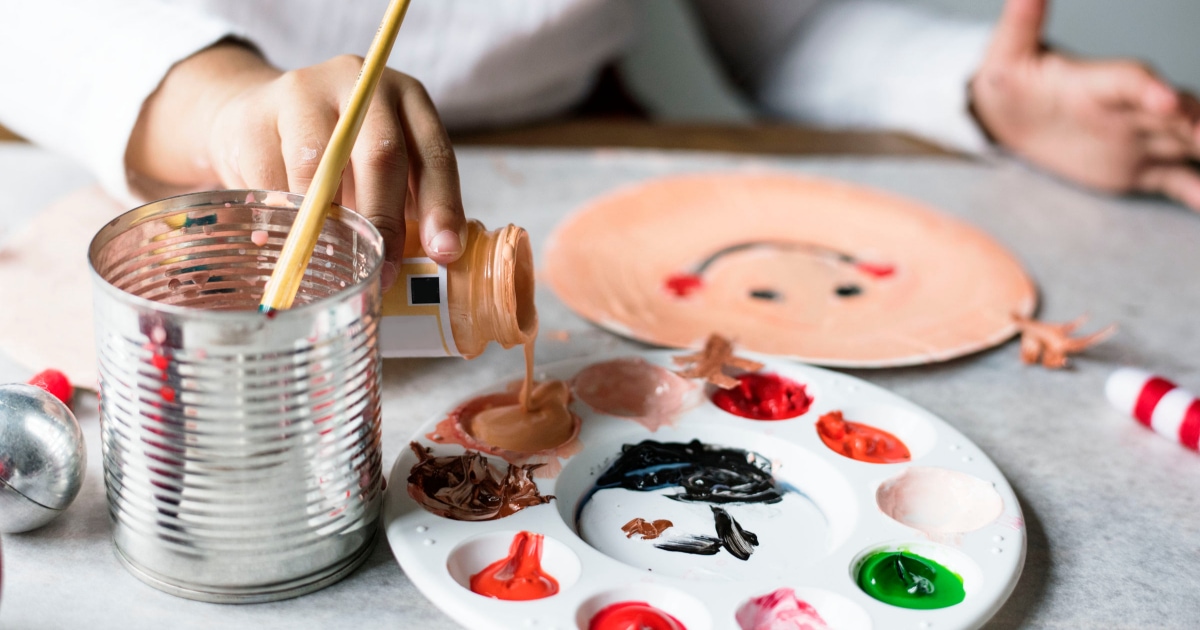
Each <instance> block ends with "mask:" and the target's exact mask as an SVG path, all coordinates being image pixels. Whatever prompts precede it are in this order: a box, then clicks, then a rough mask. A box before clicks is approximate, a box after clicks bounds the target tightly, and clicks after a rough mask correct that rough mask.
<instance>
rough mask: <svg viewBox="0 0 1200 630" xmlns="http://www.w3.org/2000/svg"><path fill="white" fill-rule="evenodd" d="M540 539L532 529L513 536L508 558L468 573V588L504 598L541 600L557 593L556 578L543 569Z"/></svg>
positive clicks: (508, 599)
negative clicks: (469, 580)
mask: <svg viewBox="0 0 1200 630" xmlns="http://www.w3.org/2000/svg"><path fill="white" fill-rule="evenodd" d="M543 538H544V537H543V536H542V535H541V534H534V533H532V532H520V533H518V534H517V535H516V536H513V541H512V545H510V546H509V548H508V557H506V558H504V559H503V560H497V561H496V562H493V563H492V564H489V565H488V566H487V568H485V569H484V570H482V571H480V572H479V573H476V574H475V575H472V576H471V591H472V592H474V593H479V594H480V595H486V596H487V597H492V598H495V599H503V600H507V601H527V600H531V599H542V598H545V597H550V596H551V595H554V594H555V593H557V592H558V580H555V579H554V578H553V577H551V576H550V575H549V574H547V573H546V572H545V571H542V540H543Z"/></svg>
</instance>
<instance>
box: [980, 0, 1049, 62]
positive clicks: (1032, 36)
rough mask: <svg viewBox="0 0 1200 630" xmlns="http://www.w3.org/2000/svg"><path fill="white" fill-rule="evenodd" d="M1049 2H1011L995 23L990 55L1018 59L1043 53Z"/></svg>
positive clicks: (1045, 0) (1029, 0)
mask: <svg viewBox="0 0 1200 630" xmlns="http://www.w3.org/2000/svg"><path fill="white" fill-rule="evenodd" d="M1048 4H1049V0H1008V1H1007V2H1005V3H1004V12H1003V13H1001V14H1000V21H999V22H998V23H997V24H996V32H995V34H994V35H993V36H992V46H991V48H990V49H989V51H988V56H989V57H993V58H999V59H1006V60H1015V59H1019V58H1023V57H1030V56H1032V55H1034V54H1036V53H1037V52H1038V51H1039V50H1041V46H1042V27H1043V26H1044V25H1045V23H1046V13H1047V5H1048Z"/></svg>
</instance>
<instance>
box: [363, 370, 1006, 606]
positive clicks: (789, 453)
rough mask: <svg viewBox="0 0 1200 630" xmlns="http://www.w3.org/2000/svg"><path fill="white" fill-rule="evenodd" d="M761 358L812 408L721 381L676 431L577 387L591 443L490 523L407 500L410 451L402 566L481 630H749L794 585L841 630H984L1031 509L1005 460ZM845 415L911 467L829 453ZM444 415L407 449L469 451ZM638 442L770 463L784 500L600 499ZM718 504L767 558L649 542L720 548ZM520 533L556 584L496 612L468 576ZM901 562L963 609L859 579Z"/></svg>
mask: <svg viewBox="0 0 1200 630" xmlns="http://www.w3.org/2000/svg"><path fill="white" fill-rule="evenodd" d="M671 356H672V353H669V352H667V351H650V352H646V353H643V354H641V355H640V356H639V357H637V358H639V359H642V360H644V361H646V362H648V363H649V364H652V365H659V366H669V365H670V364H671ZM608 359H612V357H608V358H606V359H588V360H586V361H571V362H564V363H559V364H555V365H553V366H550V367H547V368H545V369H544V370H541V374H540V375H539V378H555V379H563V380H571V379H574V378H575V377H576V375H578V374H580V373H581V371H583V370H584V369H585V368H587V367H589V366H590V365H595V364H597V363H599V362H601V361H603V360H608ZM764 361H765V362H766V367H765V368H764V369H763V370H762V371H761V373H766V374H774V375H778V376H781V377H784V378H786V379H791V380H792V381H794V382H796V383H800V384H802V385H803V386H804V388H805V392H806V395H807V396H809V397H810V398H811V406H810V408H809V409H808V410H807V412H805V413H803V414H801V415H799V416H798V417H795V418H791V419H787V420H775V421H758V420H751V419H747V418H743V417H739V416H737V415H734V414H731V413H729V412H727V411H725V410H724V409H723V408H721V407H718V406H717V405H715V404H714V403H713V402H711V396H712V394H713V392H714V391H715V390H714V389H713V388H712V387H711V386H708V387H700V386H696V388H695V390H694V391H695V395H694V398H692V399H691V403H690V406H687V407H685V408H684V409H683V411H682V412H681V414H680V415H678V416H677V417H675V418H674V420H673V421H669V420H668V421H664V420H663V419H661V418H660V419H658V420H657V421H655V422H647V421H646V419H645V418H642V419H636V418H634V419H631V418H623V417H618V416H613V415H609V414H606V413H603V412H601V411H597V410H596V409H595V408H593V407H591V406H590V405H589V404H588V403H585V402H584V401H583V400H581V399H580V398H579V397H578V394H579V393H580V391H581V387H583V386H582V385H581V384H580V382H578V381H572V382H573V387H574V391H575V392H576V394H577V397H576V398H575V399H574V400H573V402H572V407H571V408H572V410H573V411H574V412H575V413H576V414H577V415H578V416H579V417H580V418H581V419H582V424H581V430H580V433H579V436H578V439H579V441H580V443H581V445H582V449H581V450H579V451H578V452H577V454H574V455H572V456H570V457H568V458H565V459H562V460H559V461H556V462H554V466H550V467H548V468H557V465H558V464H561V469H560V471H559V472H557V473H556V474H554V475H553V476H550V477H543V478H537V479H536V485H537V487H538V490H539V491H540V493H541V494H542V495H554V497H555V498H554V499H553V500H552V501H550V502H548V503H545V504H539V505H534V506H532V507H526V508H525V509H523V510H520V511H518V512H516V513H514V514H512V515H509V516H506V517H503V518H498V519H495V520H485V521H474V522H469V521H464V520H454V519H451V518H446V517H443V516H438V515H435V514H434V513H432V512H430V511H429V510H427V509H426V507H424V505H423V504H422V503H420V502H418V500H416V499H414V497H413V496H412V494H410V489H409V484H408V478H409V475H410V473H411V472H412V470H413V468H414V466H416V465H417V464H418V462H419V461H420V460H419V458H418V455H417V454H416V452H415V451H414V450H412V449H408V448H406V449H405V450H404V452H403V453H402V454H401V455H400V456H399V457H398V458H397V460H396V462H395V465H394V466H393V468H392V471H391V475H390V478H389V480H388V488H387V493H386V503H385V507H384V513H385V523H386V527H387V537H388V541H389V542H390V543H391V548H392V551H393V553H394V554H395V556H396V559H397V560H398V561H399V562H400V565H401V566H402V567H403V569H404V571H405V572H406V573H407V574H408V576H409V577H410V578H411V579H412V581H413V583H414V584H415V585H416V586H417V587H418V588H419V589H420V590H421V592H422V593H424V594H425V595H426V596H427V597H429V599H430V600H432V601H433V602H434V603H435V604H436V605H437V606H438V607H439V608H441V609H442V610H443V611H445V612H446V614H448V615H450V616H451V617H453V618H454V619H455V620H457V621H458V622H459V623H462V624H463V625H464V626H466V627H468V628H472V629H487V628H563V629H566V628H581V629H587V628H588V627H589V624H590V623H591V621H592V619H593V618H594V617H595V615H597V614H598V613H599V612H600V611H601V610H603V609H605V608H606V607H608V606H610V605H612V604H615V603H619V602H644V603H646V604H649V605H651V606H654V607H655V608H658V609H660V610H662V611H665V612H666V613H668V614H670V615H671V616H673V617H674V618H675V619H676V620H677V621H679V622H680V623H681V624H682V626H683V627H685V628H687V630H709V629H713V628H720V629H725V628H734V629H737V628H744V627H745V626H740V625H739V623H738V621H737V615H738V611H739V610H741V609H742V608H743V607H745V606H747V602H749V601H750V600H752V599H754V598H760V597H763V596H766V595H769V594H772V593H778V592H780V589H784V588H790V589H792V591H793V592H794V593H795V597H796V598H798V599H799V600H801V601H803V602H804V603H805V604H807V605H808V606H811V607H812V608H813V609H814V610H815V611H816V614H818V615H819V616H820V618H821V619H822V620H823V622H824V623H826V624H827V625H828V627H830V628H846V629H852V630H856V629H866V628H929V627H932V628H939V629H947V630H948V629H953V628H975V627H979V626H981V625H982V624H983V623H985V622H986V621H987V620H988V618H990V617H991V616H992V615H993V614H994V613H995V612H996V611H997V610H998V609H999V608H1000V606H1001V605H1002V604H1003V602H1004V601H1005V599H1007V597H1008V596H1009V594H1010V593H1011V592H1012V589H1013V587H1014V586H1015V585H1016V582H1017V578H1018V576H1019V575H1020V572H1021V568H1022V565H1023V563H1024V557H1025V540H1026V539H1025V528H1024V521H1023V520H1022V513H1021V508H1020V505H1019V504H1018V503H1017V499H1016V496H1015V495H1014V493H1013V491H1012V488H1011V487H1010V486H1009V485H1008V483H1007V482H1006V481H1005V479H1004V476H1003V475H1002V474H1001V472H1000V471H999V470H998V469H997V468H996V466H995V465H993V464H992V462H991V461H990V460H989V459H988V458H987V456H986V455H984V454H983V453H982V452H981V451H980V450H979V449H978V448H977V447H976V446H975V445H973V444H972V443H971V442H970V441H969V440H968V439H967V438H965V437H964V436H963V435H962V434H961V433H959V432H958V431H956V430H955V429H953V428H952V427H950V426H949V425H948V424H946V423H945V422H944V421H942V420H941V419H939V418H937V417H936V416H934V415H933V414H931V413H929V412H928V411H925V410H924V409H922V408H920V407H918V406H916V405H914V404H912V403H910V402H908V401H906V400H904V399H902V398H900V397H898V396H896V395H894V394H891V393H889V392H887V391H885V390H882V389H880V388H878V387H875V386H872V385H870V384H868V383H865V382H863V381H860V380H858V379H855V378H851V377H848V376H844V375H841V374H838V373H835V372H830V371H827V370H823V369H820V368H814V367H809V366H805V365H799V364H796V363H794V362H791V361H788V360H781V359H769V358H767V359H764ZM514 378H518V375H514ZM593 384H594V383H593ZM601 385H603V383H601ZM504 387H505V386H504V385H497V386H496V387H494V388H491V389H489V390H486V391H484V392H478V393H479V394H483V393H491V392H496V391H501V390H503V389H504ZM596 391H603V388H602V387H601V388H593V393H594V392H596ZM467 399H468V397H466V396H464V401H465V400H467ZM588 400H593V403H595V400H596V399H595V398H594V396H588ZM835 410H836V411H841V412H843V414H844V417H845V419H847V420H851V421H854V422H859V423H863V424H866V425H870V426H873V427H875V428H877V429H882V430H884V431H887V432H889V433H891V434H892V435H894V436H895V437H896V438H899V439H900V440H901V441H903V443H904V444H905V445H906V446H907V448H908V450H909V453H910V455H911V459H910V461H907V462H903V463H890V464H875V463H867V462H864V461H859V460H857V459H851V458H849V457H846V456H844V455H843V454H841V453H840V452H837V451H834V450H832V449H831V448H830V447H828V446H826V443H825V442H824V441H823V440H822V439H821V437H820V436H819V435H818V431H817V429H816V426H817V421H818V419H819V418H820V417H821V416H823V415H824V414H826V413H829V412H832V411H835ZM449 412H450V410H448V412H447V413H449ZM446 417H447V416H446V415H440V416H438V417H435V418H431V419H430V420H429V421H428V422H427V423H426V424H425V426H424V427H423V428H422V429H421V431H420V432H418V434H417V435H416V436H415V438H414V443H415V444H416V445H418V447H419V448H421V449H424V448H429V449H431V451H430V453H431V455H432V456H435V457H450V456H457V455H462V454H463V453H464V449H463V447H461V446H457V445H448V444H444V443H439V442H442V441H444V440H439V441H434V440H432V439H430V437H429V436H430V435H432V434H436V433H437V432H438V431H439V430H442V429H444V428H445V424H444V422H443V421H444V419H445V418H446ZM439 423H441V427H440V428H439ZM649 427H656V430H654V431H651V430H650V428H649ZM643 440H653V441H656V442H659V443H681V444H682V443H689V442H691V441H692V440H700V441H701V442H702V443H703V444H706V445H709V447H711V448H721V449H736V450H738V451H744V452H745V453H746V454H747V458H748V460H747V461H754V462H756V465H760V466H761V465H763V463H764V462H766V464H765V466H766V468H767V469H768V470H769V471H770V475H771V476H772V477H773V479H774V480H775V485H774V486H773V488H775V489H777V490H779V491H780V493H781V500H778V501H774V502H757V503H754V502H737V501H733V502H728V503H720V504H718V503H692V502H688V501H683V500H679V499H678V497H676V499H675V500H673V499H672V498H671V497H670V496H669V495H670V494H671V493H672V492H676V493H677V492H678V489H674V490H672V489H671V488H659V489H655V490H652V491H648V492H635V491H632V490H627V489H624V488H607V489H601V490H598V491H597V490H596V488H595V485H596V483H597V480H598V479H599V478H601V475H602V474H604V473H605V471H606V470H607V469H609V468H610V466H612V465H613V463H614V461H615V460H616V459H617V458H618V456H619V455H620V454H621V453H622V449H623V448H624V447H626V445H636V444H639V443H641V442H642V441H643ZM486 457H487V461H488V462H489V463H490V464H491V465H492V466H494V467H495V469H496V470H497V471H498V472H500V473H504V472H505V471H506V470H507V469H508V465H509V464H508V463H507V462H505V461H504V460H502V459H500V458H499V457H495V456H491V455H488V456H486ZM518 463H519V462H518ZM471 487H472V486H470V485H466V486H464V487H463V488H464V489H471ZM922 493H924V494H922ZM417 494H418V495H419V494H420V493H419V492H418V493H417ZM921 497H923V498H921ZM922 501H924V503H921V502H922ZM918 503H921V505H918ZM922 505H924V507H922ZM714 506H716V507H721V508H722V509H723V510H725V511H726V512H727V514H728V515H729V516H731V517H732V518H733V519H735V520H736V522H737V523H738V524H739V526H740V527H742V528H743V529H744V530H745V531H749V532H752V533H753V535H754V536H755V537H756V539H757V542H758V544H757V547H755V548H754V550H753V553H752V554H751V555H749V557H748V558H747V559H745V560H742V559H739V558H737V557H735V556H734V555H733V554H732V552H730V551H729V550H728V549H718V550H717V552H716V553H714V554H713V555H707V556H702V555H691V554H686V553H679V552H676V551H668V550H664V549H661V548H659V547H657V546H656V545H657V544H659V543H662V542H664V541H669V540H681V539H686V538H687V536H688V535H692V534H707V535H710V536H711V535H712V533H713V528H714V515H715V514H716V512H715V511H714V510H713V507H714ZM634 518H644V519H646V520H647V521H653V520H658V519H665V520H669V521H671V526H670V527H668V528H667V529H666V530H665V531H664V532H663V534H662V536H660V537H659V538H656V539H653V540H647V539H642V538H639V537H638V536H633V537H629V536H627V535H626V533H625V532H624V531H622V526H623V524H625V523H627V522H629V521H630V520H632V519H634ZM958 530H965V531H958ZM522 531H527V532H533V533H537V534H541V535H543V536H544V537H545V539H544V546H543V551H542V561H541V564H542V567H543V569H544V570H545V571H546V572H547V573H548V574H550V575H551V576H552V577H554V578H555V579H556V580H557V581H558V584H559V591H558V593H557V594H555V595H552V596H549V597H546V598H544V599H537V600H532V601H503V600H499V599H492V598H489V597H485V596H483V595H479V594H476V593H475V592H472V590H470V589H469V584H470V579H471V576H472V575H475V574H478V573H479V572H481V571H482V570H483V569H484V568H485V567H487V566H488V565H491V564H493V563H495V562H497V561H499V560H502V559H503V558H504V557H505V556H506V554H507V552H508V550H509V545H510V544H511V543H512V542H513V539H514V536H516V535H517V534H518V533H519V532H522ZM896 550H904V551H907V552H910V553H912V554H916V555H919V556H922V557H924V558H927V559H931V560H933V561H935V562H937V563H939V564H941V565H942V566H943V567H944V568H946V569H948V570H949V571H950V572H952V573H953V574H955V575H957V577H958V578H960V579H961V582H962V588H963V589H965V599H963V600H962V601H961V603H958V604H956V605H952V606H949V607H946V608H941V609H937V610H914V609H909V608H903V607H898V606H894V605H890V604H885V603H883V602H882V601H879V600H876V599H874V598H873V597H872V596H870V595H868V594H867V593H866V592H864V591H863V589H861V588H860V587H859V586H858V583H857V572H858V571H859V570H860V567H861V566H862V565H863V563H864V562H865V561H866V560H868V559H869V558H870V556H871V555H872V554H873V553H876V552H880V551H896ZM751 627H753V626H751Z"/></svg>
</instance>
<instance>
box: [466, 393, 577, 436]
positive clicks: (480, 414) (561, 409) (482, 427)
mask: <svg viewBox="0 0 1200 630" xmlns="http://www.w3.org/2000/svg"><path fill="white" fill-rule="evenodd" d="M521 391H522V392H524V391H525V388H524V387H522V388H521ZM510 398H511V395H510V394H499V395H497V396H492V397H490V400H489V401H488V402H487V403H485V406H483V407H482V408H480V409H479V411H477V412H476V413H475V414H473V415H469V416H468V415H464V416H463V417H461V418H460V419H459V422H460V424H461V425H462V428H463V429H464V430H465V431H466V432H467V434H468V435H470V436H471V437H473V438H475V439H476V440H479V441H480V442H483V443H484V444H487V445H489V446H494V447H497V448H502V449H507V450H510V451H515V452H518V453H536V452H538V451H545V450H549V449H553V448H557V447H559V446H561V445H563V444H565V443H566V442H567V441H568V440H570V439H571V438H573V437H574V436H575V433H576V431H577V428H576V426H575V424H576V423H575V418H574V417H573V416H572V414H571V412H570V411H569V410H568V409H567V404H568V403H569V402H570V400H571V392H570V390H569V389H568V387H567V384H566V383H564V382H562V381H547V382H544V383H539V384H537V385H536V386H535V387H533V389H532V391H531V392H530V393H529V396H528V399H527V400H526V401H524V402H525V403H526V404H527V408H526V407H525V406H524V405H523V404H522V403H521V402H520V401H511V400H509V399H510ZM512 403H515V404H512Z"/></svg>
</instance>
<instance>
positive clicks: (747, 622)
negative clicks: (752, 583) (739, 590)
mask: <svg viewBox="0 0 1200 630" xmlns="http://www.w3.org/2000/svg"><path fill="white" fill-rule="evenodd" d="M737 622H738V626H739V627H740V628H741V630H829V626H828V625H827V624H826V623H825V620H824V619H822V618H821V615H820V614H818V613H817V609H816V608H813V606H812V604H809V603H808V602H806V601H804V600H802V599H800V598H798V597H796V591H793V590H792V589H790V588H781V589H779V590H777V591H774V592H772V593H768V594H766V595H763V596H762V597H755V598H752V599H750V600H749V601H747V602H746V603H744V604H742V605H741V606H740V607H739V608H738V610H737Z"/></svg>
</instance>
